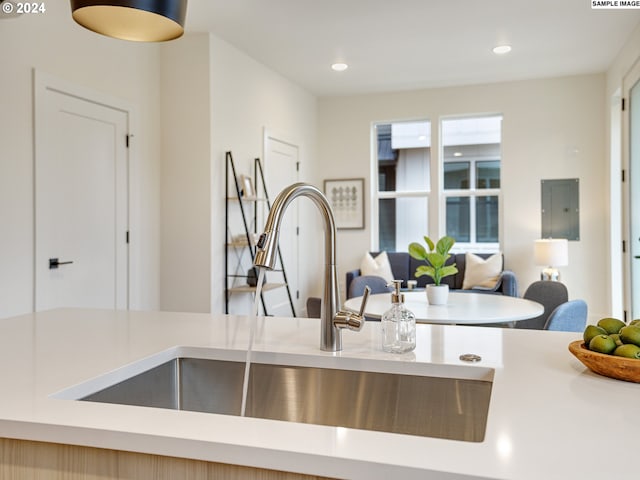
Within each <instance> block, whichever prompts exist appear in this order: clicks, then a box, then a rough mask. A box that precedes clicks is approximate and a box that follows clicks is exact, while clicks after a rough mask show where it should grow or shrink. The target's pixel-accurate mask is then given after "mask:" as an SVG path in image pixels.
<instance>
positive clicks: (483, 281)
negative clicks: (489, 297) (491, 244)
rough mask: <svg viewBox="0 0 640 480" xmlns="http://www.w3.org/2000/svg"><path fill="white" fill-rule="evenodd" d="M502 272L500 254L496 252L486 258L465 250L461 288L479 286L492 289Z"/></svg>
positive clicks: (467, 288)
mask: <svg viewBox="0 0 640 480" xmlns="http://www.w3.org/2000/svg"><path fill="white" fill-rule="evenodd" d="M501 274H502V254H501V253H496V254H495V255H491V256H490V257H489V258H487V259H486V260H485V259H484V258H482V257H479V256H478V255H474V254H473V253H469V252H467V253H466V254H465V268H464V280H463V282H462V289H463V290H469V289H470V288H474V287H480V288H483V289H493V288H495V287H496V285H497V284H498V281H499V280H500V275H501Z"/></svg>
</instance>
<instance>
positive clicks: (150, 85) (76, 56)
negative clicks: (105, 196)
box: [0, 2, 159, 317]
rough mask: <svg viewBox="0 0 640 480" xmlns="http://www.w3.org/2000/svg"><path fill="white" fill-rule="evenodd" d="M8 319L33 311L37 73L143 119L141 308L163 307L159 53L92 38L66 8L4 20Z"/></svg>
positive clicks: (0, 287)
mask: <svg viewBox="0 0 640 480" xmlns="http://www.w3.org/2000/svg"><path fill="white" fill-rule="evenodd" d="M0 45H2V48H1V49H0V68H1V69H2V70H1V72H0V107H1V108H0V317H6V316H11V315H17V314H21V313H25V312H29V311H31V310H32V308H33V288H34V283H33V282H34V279H33V268H34V267H33V249H34V234H33V114H32V111H33V96H32V88H33V87H32V70H33V69H34V68H36V69H39V70H41V71H43V72H46V73H49V74H51V75H54V76H57V77H59V78H61V79H63V80H66V81H69V82H72V83H75V84H77V85H79V86H82V87H84V88H89V89H92V90H95V91H99V92H102V93H105V94H108V95H109V96H112V97H118V98H120V99H122V100H125V101H127V102H128V103H130V104H132V105H134V106H135V107H136V108H137V112H138V119H137V121H138V127H137V129H136V131H135V132H133V133H135V135H136V136H135V139H134V141H135V142H136V146H135V149H136V151H137V158H136V162H137V165H136V166H135V168H136V170H137V172H138V174H139V176H138V178H139V180H140V184H139V185H138V186H137V188H136V193H135V195H134V196H133V198H132V199H131V201H132V203H133V205H134V208H135V209H137V210H138V212H139V215H137V216H136V218H133V219H132V221H133V222H134V223H135V224H137V228H136V229H135V230H134V231H132V232H131V233H132V248H133V249H135V250H136V253H137V254H138V257H137V262H136V263H135V264H134V265H132V267H133V268H135V269H137V270H138V271H139V275H138V281H137V282H136V284H135V285H132V289H133V290H134V292H135V296H136V297H137V299H136V301H135V302H134V303H133V304H132V307H133V308H157V306H158V278H159V275H158V273H159V272H158V255H159V244H158V221H159V218H158V199H159V169H158V166H159V163H158V158H159V107H158V103H159V102H158V100H159V83H158V82H157V78H158V73H159V48H158V46H157V45H153V44H133V43H130V42H124V41H119V40H114V39H109V38H106V37H102V36H99V35H96V34H95V33H91V32H89V31H87V30H85V29H83V28H81V27H79V26H78V25H76V24H75V23H74V22H73V20H72V19H71V15H70V9H69V5H68V3H66V2H49V3H47V12H46V13H45V14H38V15H23V16H22V17H19V18H15V19H3V20H0Z"/></svg>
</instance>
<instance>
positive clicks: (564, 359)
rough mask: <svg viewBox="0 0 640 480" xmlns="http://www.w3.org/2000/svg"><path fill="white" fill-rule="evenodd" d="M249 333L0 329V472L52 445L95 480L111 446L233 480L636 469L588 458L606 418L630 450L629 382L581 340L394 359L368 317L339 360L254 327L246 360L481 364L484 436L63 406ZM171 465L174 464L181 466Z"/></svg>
mask: <svg viewBox="0 0 640 480" xmlns="http://www.w3.org/2000/svg"><path fill="white" fill-rule="evenodd" d="M248 325H249V321H248V319H247V318H246V317H243V316H230V315H207V314H187V313H168V312H133V311H107V310H83V309H60V310H52V311H48V312H41V313H34V314H29V315H23V316H19V317H14V318H9V319H3V320H0V359H1V360H2V361H1V362H0V382H1V383H0V385H1V387H0V389H1V390H0V392H1V394H0V437H1V438H2V439H3V440H2V443H0V453H1V459H2V462H1V463H0V477H2V478H30V477H28V476H26V474H25V475H23V474H24V473H25V472H26V470H25V469H28V466H25V465H24V463H25V458H26V457H28V456H29V453H28V452H37V451H38V449H45V450H46V446H47V445H52V446H54V447H55V446H57V447H58V448H59V449H61V450H60V451H58V452H57V453H53V454H51V455H52V457H54V458H56V459H55V460H52V465H53V466H52V465H49V466H46V468H49V469H51V468H59V469H73V470H74V475H76V476H71V477H69V478H83V477H81V476H77V474H78V472H79V471H80V470H82V469H81V468H79V467H78V466H77V465H76V466H75V467H73V466H72V467H69V466H67V465H66V464H64V463H60V457H61V456H64V455H67V454H68V452H67V453H64V452H66V451H65V450H64V448H67V447H65V446H67V445H71V446H76V447H78V448H87V447H88V448H89V449H91V450H89V451H90V454H86V453H85V454H84V457H83V458H84V459H87V458H88V459H91V458H93V459H94V460H95V462H94V463H96V464H105V465H107V466H106V467H105V470H106V473H103V474H102V475H103V476H100V477H96V478H119V476H122V477H125V474H124V473H123V468H124V467H122V466H121V467H120V468H115V467H114V468H111V469H110V467H109V466H108V460H105V458H107V459H108V458H109V456H113V455H117V454H118V452H120V453H121V454H122V455H125V456H126V455H134V454H136V455H137V454H142V455H154V456H160V457H158V458H166V459H168V460H167V461H168V462H171V461H182V460H180V459H187V460H186V461H187V462H188V461H194V462H202V463H199V464H198V465H205V467H202V468H206V465H219V466H220V468H227V467H228V468H232V469H233V468H242V469H244V470H242V472H243V474H242V475H245V476H239V477H237V478H258V477H259V475H263V476H260V477H259V478H305V477H304V475H310V476H312V478H313V476H316V477H329V478H353V479H386V478H402V479H414V478H415V479H443V480H446V479H466V478H495V479H532V480H533V479H536V480H538V479H541V478H544V479H555V478H558V479H560V478H562V479H566V478H580V479H581V480H584V479H590V478H594V479H595V478H615V477H616V476H620V477H621V478H622V476H623V475H628V473H629V469H630V468H631V469H633V467H632V466H629V465H627V464H625V462H620V461H618V460H616V458H618V457H619V455H617V454H616V455H612V456H610V457H609V459H603V458H602V456H601V455H594V450H595V449H596V448H598V447H602V446H603V443H604V442H605V438H604V437H603V435H604V433H603V428H604V426H605V425H606V438H607V439H610V441H611V448H612V449H614V451H615V452H620V451H625V450H627V449H629V448H635V447H634V446H635V445H636V444H637V435H638V432H640V417H638V415H635V414H632V410H633V409H634V408H636V407H635V403H637V400H638V399H639V398H640V384H634V383H628V382H622V381H617V380H613V379H609V378H606V377H601V376H598V375H596V374H594V373H592V372H590V371H588V370H586V368H585V367H584V366H583V365H582V364H581V363H580V362H579V361H578V360H576V359H575V358H574V357H573V356H572V355H571V354H570V353H569V351H568V349H567V346H568V344H569V343H570V342H571V341H573V340H576V339H578V338H580V334H577V333H561V332H546V331H531V330H514V329H502V328H488V327H487V328H485V327H465V326H444V325H418V326H417V348H416V350H415V351H414V352H411V353H408V354H403V355H394V354H389V353H384V352H383V351H382V350H381V348H380V332H379V327H380V324H379V323H377V322H368V323H367V324H366V325H365V327H364V328H363V330H362V331H361V332H350V331H346V332H344V333H343V344H344V348H343V351H342V352H339V353H329V352H322V351H321V350H320V349H319V346H318V345H319V337H320V324H319V320H317V319H303V318H273V317H268V318H263V317H259V318H258V319H257V329H256V335H255V343H254V351H255V352H256V356H260V355H262V357H264V358H267V359H269V361H272V362H273V363H277V362H278V361H280V360H281V359H282V358H284V357H285V356H287V357H295V358H297V359H302V360H303V361H304V363H306V364H309V365H315V364H319V365H321V364H327V363H329V364H331V365H333V366H338V367H339V366H340V364H341V362H345V364H348V365H349V366H351V367H352V366H353V365H357V366H358V367H359V368H361V369H367V368H368V365H369V364H372V363H376V362H378V363H379V362H380V361H382V362H387V363H389V365H393V366H394V368H395V369H402V370H405V369H406V371H407V372H409V373H410V372H415V371H416V369H420V368H427V369H431V370H432V371H433V372H447V371H448V370H447V369H454V370H455V368H462V366H466V365H467V364H466V363H465V362H463V361H462V360H460V358H459V357H460V355H462V354H466V353H473V354H476V355H479V356H480V357H481V358H482V360H481V361H480V362H478V363H474V364H472V365H470V366H468V367H466V368H467V369H468V368H472V369H473V368H478V369H482V371H483V372H486V371H490V372H491V375H492V380H493V386H492V391H491V399H490V404H489V412H488V419H487V426H486V433H485V437H484V440H483V441H481V442H467V441H458V440H444V439H438V438H429V437H419V436H413V435H403V434H391V433H383V432H376V431H367V430H358V429H350V428H343V427H330V426H321V425H311V424H302V423H294V422H283V421H275V420H265V419H259V418H249V417H240V416H232V415H218V414H209V413H198V412H188V411H177V410H168V409H161V408H149V407H137V406H127V405H117V404H106V403H94V402H83V401H77V400H74V399H73V394H74V392H76V393H77V392H79V391H80V390H82V388H86V385H88V384H89V385H92V386H93V387H96V386H98V387H99V384H100V382H102V381H104V379H105V378H111V379H113V378H115V377H114V376H118V375H126V374H127V368H128V367H127V366H128V365H137V367H136V368H139V366H140V365H141V364H144V362H145V361H146V360H145V359H153V358H156V357H157V356H158V355H159V354H160V355H163V354H165V355H167V356H170V355H174V354H176V352H178V353H179V351H180V349H183V350H185V351H188V350H189V349H191V350H198V349H200V350H202V351H203V352H205V351H208V350H209V349H216V350H224V351H230V352H232V353H233V354H234V355H236V356H237V357H238V358H243V354H242V351H244V350H246V348H247V343H248V338H249V330H248ZM191 350H189V351H191ZM163 352H164V353H163ZM149 361H150V360H149ZM452 371H453V370H452ZM351 407H352V408H358V406H357V404H354V405H352V406H351ZM594 421H595V422H596V424H595V426H593V425H592V424H591V422H594ZM606 441H609V440H606ZM614 443H615V445H617V446H614ZM76 447H68V448H76ZM607 448H608V447H607ZM60 452H63V453H60ZM101 452H105V455H106V457H105V456H101V455H100V453H101ZM114 452H115V453H114ZM68 455H70V456H72V454H68ZM56 456H57V457H56ZM119 458H120V459H119V460H115V463H116V464H117V463H118V462H121V461H123V460H122V458H123V457H119ZM153 458H156V457H153ZM172 459H173V460H172ZM42 461H44V460H42ZM86 461H91V460H86ZM27 463H28V462H27ZM180 465H181V466H179V467H175V465H174V466H173V467H171V468H178V469H182V468H187V467H184V465H183V464H180ZM234 466H239V467H234ZM29 468H30V467H29ZM42 468H45V467H42ZM198 468H200V467H198ZM180 471H184V470H180ZM263 471H271V472H273V473H274V475H276V476H273V477H269V476H264V475H265V474H264V472H263ZM16 472H21V473H20V474H18V473H16ZM283 472H292V476H288V474H286V473H283ZM12 474H13V475H15V476H13V477H12V476H11V475H12ZM234 474H237V472H236V473H234ZM176 475H177V474H176ZM34 478H35V477H34ZM39 478H47V477H39ZM126 478H133V477H126ZM139 478H142V477H139ZM176 478H178V477H176ZM193 478H207V477H206V476H203V477H193ZM220 478H224V476H221V477H220Z"/></svg>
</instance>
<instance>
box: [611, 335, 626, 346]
mask: <svg viewBox="0 0 640 480" xmlns="http://www.w3.org/2000/svg"><path fill="white" fill-rule="evenodd" d="M609 336H610V337H611V338H613V341H614V342H616V345H617V346H618V347H619V346H620V345H624V342H623V341H622V339H621V338H620V334H619V333H612V334H611V335H609Z"/></svg>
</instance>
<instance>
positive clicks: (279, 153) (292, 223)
mask: <svg viewBox="0 0 640 480" xmlns="http://www.w3.org/2000/svg"><path fill="white" fill-rule="evenodd" d="M298 161H299V159H298V146H297V145H293V144H291V143H288V142H285V141H283V140H280V139H278V138H275V137H274V136H271V135H269V134H265V161H264V170H265V172H264V173H265V184H266V187H267V192H268V194H269V199H270V200H271V203H273V200H274V199H275V198H276V196H277V195H278V194H279V193H280V192H281V191H282V190H283V189H284V188H285V187H288V186H289V185H291V184H293V183H296V182H297V181H298ZM299 201H300V199H298V200H294V201H293V203H291V204H290V206H289V208H288V209H287V212H286V213H285V215H284V217H283V220H282V226H281V229H280V252H281V254H282V261H283V264H284V269H285V272H286V276H287V283H288V285H289V290H290V292H291V296H292V299H293V302H294V306H295V310H296V314H298V313H299V312H300V305H299V299H298V298H297V297H298V296H299V295H298V293H297V292H298V290H299V287H298V275H299V271H298V235H297V232H298V225H299V221H298V202H299ZM302 201H304V199H303V200H302ZM267 276H268V277H269V282H279V281H281V279H280V278H279V277H280V275H278V274H277V273H275V272H274V273H269V274H267ZM265 303H266V305H267V309H268V313H269V315H275V316H291V306H290V305H289V297H288V295H287V291H286V289H284V288H280V289H277V290H271V291H269V292H266V293H265Z"/></svg>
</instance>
